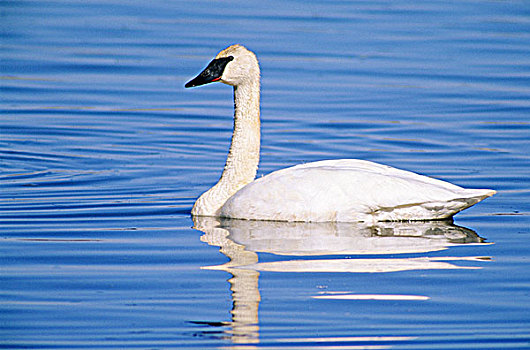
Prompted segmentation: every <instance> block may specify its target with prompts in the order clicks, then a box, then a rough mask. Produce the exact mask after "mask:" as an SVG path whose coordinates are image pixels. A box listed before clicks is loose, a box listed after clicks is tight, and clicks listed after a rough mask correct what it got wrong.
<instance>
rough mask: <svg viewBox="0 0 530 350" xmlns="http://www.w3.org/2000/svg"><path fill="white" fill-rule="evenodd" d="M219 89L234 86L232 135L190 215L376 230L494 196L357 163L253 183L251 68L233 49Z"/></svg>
mask: <svg viewBox="0 0 530 350" xmlns="http://www.w3.org/2000/svg"><path fill="white" fill-rule="evenodd" d="M229 56H231V57H233V59H232V60H231V61H230V62H229V63H228V64H227V65H226V67H225V69H224V72H223V73H222V76H221V79H220V81H221V82H223V83H225V84H228V85H232V86H234V104H235V113H234V133H233V136H232V143H231V146H230V151H229V154H228V158H227V161H226V166H225V169H224V171H223V174H222V176H221V179H220V180H219V182H218V183H217V184H216V185H215V186H214V187H212V188H211V189H210V190H208V191H207V192H205V193H204V194H203V195H201V196H200V197H199V199H198V200H197V202H196V203H195V205H194V206H193V209H192V214H193V215H201V216H221V217H229V218H237V219H249V220H278V221H313V222H326V221H339V222H354V221H363V222H370V221H372V222H376V221H403V220H432V219H445V218H449V217H451V216H453V215H454V214H456V213H458V212H459V211H461V210H463V209H465V208H468V207H470V206H472V205H474V204H476V203H477V202H479V201H481V200H483V199H484V198H487V197H489V196H491V195H493V194H495V193H496V192H495V191H493V190H486V189H464V188H462V187H459V186H456V185H453V184H450V183H448V182H444V181H441V180H436V179H433V178H429V177H426V176H422V175H418V174H415V173H412V172H408V171H404V170H399V169H395V168H392V167H389V166H386V165H381V164H377V163H372V162H369V161H364V160H357V159H341V160H325V161H319V162H314V163H308V164H302V165H297V166H294V167H291V168H287V169H282V170H279V171H276V172H273V173H271V174H269V175H267V176H264V177H262V178H260V179H257V180H254V178H255V176H256V171H257V166H258V162H259V147H260V119H259V114H260V113H259V90H260V88H259V80H260V71H259V65H258V60H257V58H256V56H255V55H254V53H252V52H251V51H249V50H247V49H246V48H244V47H243V46H241V45H232V46H230V47H228V48H226V49H225V50H223V51H221V52H220V53H219V54H218V55H217V56H216V58H222V57H229Z"/></svg>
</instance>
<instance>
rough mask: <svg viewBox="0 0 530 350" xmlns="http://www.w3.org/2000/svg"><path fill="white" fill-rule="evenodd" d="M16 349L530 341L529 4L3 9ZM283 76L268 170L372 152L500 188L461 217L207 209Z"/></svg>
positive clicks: (266, 124) (116, 4) (19, 4)
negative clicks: (233, 47) (290, 215)
mask: <svg viewBox="0 0 530 350" xmlns="http://www.w3.org/2000/svg"><path fill="white" fill-rule="evenodd" d="M0 18H1V21H0V28H1V31H0V33H1V34H0V35H1V36H0V38H1V39H0V40H1V41H0V42H1V47H2V49H1V51H0V58H1V68H0V69H1V72H0V76H1V80H0V84H1V93H0V98H1V100H0V110H1V113H0V168H1V173H0V177H1V179H0V181H1V182H0V186H1V190H0V208H1V212H0V215H1V219H0V220H1V221H0V269H1V270H0V348H6V349H17V348H31V349H58V348H63V349H95V348H104V349H108V348H120V349H124V348H127V349H130V348H140V349H164V348H179V349H245V350H247V349H365V348H367V349H371V348H377V349H381V348H397V349H500V348H504V349H508V348H510V349H512V348H513V349H527V348H530V331H529V330H530V314H529V312H528V310H529V309H530V269H529V257H530V243H529V242H530V204H529V203H530V201H529V198H530V181H529V175H530V7H529V6H528V3H527V2H525V1H502V2H501V1H472V0H469V1H468V0H464V1H422V2H415V1H407V0H398V1H392V2H387V1H299V0H292V1H267V2H264V1H253V0H250V1H249V0H245V1H219V2H212V1H201V0H199V1H192V2H189V1H159V0H155V1H123V0H113V1H81V0H74V1H24V0H19V1H3V2H0ZM234 43H240V44H244V45H246V46H247V47H249V48H250V49H252V50H253V51H255V52H256V53H257V55H258V57H259V59H260V64H261V70H262V101H261V102H262V108H261V115H262V154H261V162H260V170H259V174H258V176H261V175H263V174H267V173H269V172H270V171H273V170H277V169H280V168H284V167H287V166H291V165H294V164H298V163H302V162H310V161H316V160H321V159H340V158H359V159H367V160H372V161H376V162H380V163H384V164H389V165H392V166H395V167H398V168H403V169H407V170H412V171H415V172H419V173H422V174H425V175H428V176H432V177H436V178H441V179H444V180H447V181H450V182H453V183H455V184H458V185H461V186H464V187H470V188H493V189H495V190H497V191H498V193H497V194H496V195H495V196H494V197H492V198H489V199H487V200H486V201H484V202H482V203H480V204H478V205H476V206H474V207H472V208H470V209H468V210H466V211H464V212H462V213H460V214H458V215H457V216H456V217H455V220H454V223H445V222H434V223H399V224H391V223H386V224H381V225H376V226H373V227H363V226H360V225H357V224H285V223H284V224H281V223H252V222H239V221H237V220H235V221H230V220H222V221H221V220H215V219H202V220H200V219H195V221H194V220H193V219H192V218H191V216H190V213H189V212H190V209H191V207H192V205H193V203H194V201H195V199H196V198H197V197H198V196H199V195H200V194H201V193H202V192H203V191H205V190H206V189H208V188H209V187H210V186H211V185H213V184H214V183H215V182H216V181H217V179H218V177H219V175H220V172H221V170H222V168H223V166H224V161H225V159H226V153H227V149H228V145H229V142H230V136H231V131H232V130H231V128H232V114H233V110H232V109H233V101H232V91H231V88H230V87H228V86H224V85H222V84H211V85H208V86H205V87H202V88H196V89H184V84H185V82H187V81H188V80H189V79H191V78H193V77H194V76H195V75H196V74H197V73H198V72H200V71H201V69H202V68H204V67H205V65H206V64H207V63H208V62H209V61H210V60H211V59H212V58H213V57H214V56H215V54H216V53H217V52H218V51H219V50H221V49H222V48H224V47H226V46H228V45H230V44H234Z"/></svg>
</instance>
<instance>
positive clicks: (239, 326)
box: [193, 217, 490, 348]
mask: <svg viewBox="0 0 530 350" xmlns="http://www.w3.org/2000/svg"><path fill="white" fill-rule="evenodd" d="M193 221H194V228H195V229H196V230H199V231H202V232H203V233H204V234H203V235H202V236H201V241H203V242H205V243H208V244H209V245H211V246H217V247H219V248H220V249H219V251H220V252H221V253H222V254H224V255H225V256H226V257H227V258H228V259H229V261H228V262H226V263H224V264H222V265H217V266H203V267H202V268H203V269H208V270H222V271H226V272H228V273H229V274H230V275H231V276H232V277H231V278H230V279H229V280H228V282H229V284H230V291H231V293H232V303H233V306H232V310H231V311H230V313H231V315H232V321H231V322H228V323H217V322H215V323H210V324H211V325H219V324H222V326H223V327H227V326H229V327H230V329H229V330H225V332H227V333H228V334H230V337H231V341H232V342H233V343H235V344H239V343H245V344H254V343H259V316H258V310H259V303H260V301H261V296H260V292H259V287H258V284H259V276H260V271H273V272H304V273H310V272H331V273H345V272H347V273H388V272H396V271H408V270H438V269H442V270H445V269H480V268H481V267H480V266H465V265H456V264H453V263H450V262H448V261H460V262H461V261H474V262H484V261H487V260H490V258H489V257H462V256H460V257H456V256H454V257H451V256H444V257H435V258H429V257H421V258H417V257H414V258H393V257H391V256H393V255H395V254H406V253H420V252H421V253H426V252H432V251H439V250H444V249H447V248H448V247H450V246H456V245H459V244H485V243H483V239H482V238H480V237H479V236H478V235H477V234H476V233H475V232H474V231H472V230H469V229H467V228H464V227H459V226H456V225H454V224H452V223H451V222H446V221H433V222H412V223H400V222H387V223H378V224H370V225H368V224H364V223H299V222H296V223H286V222H267V221H246V220H233V219H216V218H210V217H194V218H193ZM262 252H266V253H271V254H275V255H281V256H284V258H282V260H279V261H274V262H265V263H260V262H259V261H258V260H259V259H258V253H262ZM333 255H340V257H335V258H333V259H329V258H327V259H320V258H319V259H314V257H316V256H333ZM348 255H374V256H378V257H376V258H359V257H353V258H352V257H347V258H345V257H344V256H348ZM289 256H307V257H311V258H308V259H304V260H295V259H294V260H293V259H289V258H288V257H289ZM389 256H390V257H389ZM285 257H287V260H285ZM287 283H288V282H287ZM390 292H391V291H390ZM313 298H315V299H336V300H399V301H424V300H429V296H421V295H399V294H398V295H396V294H355V293H351V292H347V291H329V290H328V291H326V292H321V293H319V294H318V295H315V296H313ZM411 339H413V338H411V337H386V338H385V337H375V338H373V339H371V338H366V337H364V338H360V337H359V338H334V339H333V340H332V339H327V340H326V338H319V339H312V340H311V339H299V340H298V341H301V342H305V343H307V342H316V343H321V342H324V343H325V342H338V343H341V344H343V345H344V344H345V342H346V343H349V344H353V343H356V342H366V343H369V342H371V341H375V342H376V344H377V343H380V342H381V341H389V342H390V341H391V342H399V341H402V340H411ZM282 341H286V340H285V339H283V340H279V339H276V342H282ZM296 341H297V340H296V339H289V340H288V342H296ZM236 348H237V347H236Z"/></svg>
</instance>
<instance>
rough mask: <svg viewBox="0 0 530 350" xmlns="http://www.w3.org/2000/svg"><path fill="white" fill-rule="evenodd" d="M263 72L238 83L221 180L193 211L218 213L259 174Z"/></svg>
mask: <svg viewBox="0 0 530 350" xmlns="http://www.w3.org/2000/svg"><path fill="white" fill-rule="evenodd" d="M259 100H260V87H259V75H258V76H257V77H256V78H255V79H249V80H247V81H245V82H244V83H243V84H239V85H238V86H234V108H235V112H234V132H233V134H232V143H231V145H230V151H229V152H228V158H227V160H226V165H225V168H224V171H223V174H222V175H221V178H220V179H219V182H218V183H217V184H216V185H215V186H213V187H212V188H210V189H209V190H208V191H206V192H205V193H203V194H202V195H201V196H200V197H199V199H197V202H195V205H194V206H193V209H192V214H193V215H206V216H218V214H219V211H220V209H221V207H222V206H223V204H224V203H225V202H226V201H227V200H228V198H230V197H232V196H233V195H234V194H235V193H236V192H237V191H239V190H240V189H241V188H242V187H243V186H245V185H246V184H248V183H250V182H252V181H253V180H254V178H255V177H256V172H257V170H258V163H259V150H260V118H259Z"/></svg>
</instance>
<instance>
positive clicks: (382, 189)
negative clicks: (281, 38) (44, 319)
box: [221, 159, 495, 222]
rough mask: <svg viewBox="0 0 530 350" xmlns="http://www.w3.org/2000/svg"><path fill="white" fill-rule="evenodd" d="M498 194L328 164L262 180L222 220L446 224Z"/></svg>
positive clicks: (230, 204) (364, 166)
mask: <svg viewBox="0 0 530 350" xmlns="http://www.w3.org/2000/svg"><path fill="white" fill-rule="evenodd" d="M494 193H495V191H493V190H482V189H464V188H462V187H459V186H456V185H453V184H450V183H448V182H445V181H441V180H437V179H433V178H429V177H426V176H422V175H418V174H415V173H412V172H409V171H404V170H400V169H396V168H392V167H389V166H386V165H381V164H377V163H373V162H369V161H363V160H357V159H341V160H325V161H320V162H314V163H308V164H301V165H297V166H294V167H291V168H287V169H282V170H279V171H276V172H273V173H271V174H269V175H267V176H264V177H262V178H260V179H257V180H256V181H254V182H252V183H250V184H248V185H246V186H245V187H243V188H242V189H241V190H239V191H238V192H237V193H236V194H234V195H233V196H232V197H231V198H229V199H228V200H227V201H226V203H225V204H224V205H223V207H222V208H221V216H224V217H231V218H242V219H249V220H281V221H314V222H325V221H342V222H353V221H397V220H432V219H444V218H449V217H451V216H453V215H454V214H456V213H458V212H459V211H461V210H463V209H465V208H468V207H470V206H472V205H474V204H476V203H477V202H479V201H481V200H483V199H485V198H487V197H489V196H491V195H493V194H494Z"/></svg>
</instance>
